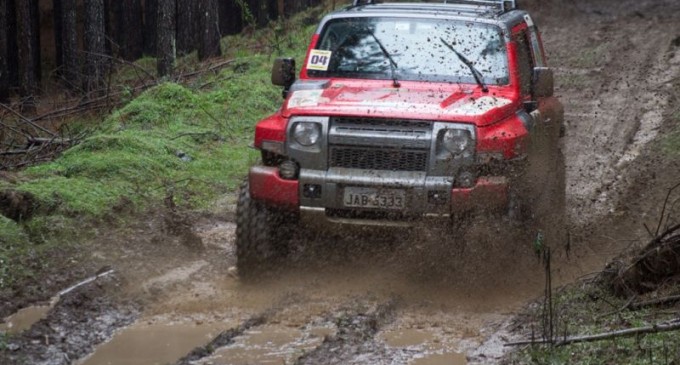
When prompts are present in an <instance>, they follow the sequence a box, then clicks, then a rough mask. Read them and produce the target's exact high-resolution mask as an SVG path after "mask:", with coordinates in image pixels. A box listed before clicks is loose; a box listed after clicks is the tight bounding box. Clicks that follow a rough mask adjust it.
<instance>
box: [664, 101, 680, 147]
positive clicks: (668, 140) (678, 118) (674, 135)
mask: <svg viewBox="0 0 680 365" xmlns="http://www.w3.org/2000/svg"><path fill="white" fill-rule="evenodd" d="M672 118H673V120H674V122H675V123H674V125H675V127H674V128H673V129H672V130H671V132H670V133H668V134H667V135H665V136H664V137H663V138H662V141H661V149H662V151H663V152H664V153H666V154H668V155H671V156H673V157H679V156H680V126H678V125H679V124H680V112H676V113H675V114H674V115H673V117H672Z"/></svg>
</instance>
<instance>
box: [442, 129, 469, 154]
mask: <svg viewBox="0 0 680 365" xmlns="http://www.w3.org/2000/svg"><path fill="white" fill-rule="evenodd" d="M471 143H472V138H470V132H468V131H466V130H462V129H447V130H446V132H444V135H443V136H442V144H443V145H444V148H446V149H447V150H448V151H449V152H451V153H454V154H457V153H462V152H463V151H465V150H466V149H468V147H470V144H471Z"/></svg>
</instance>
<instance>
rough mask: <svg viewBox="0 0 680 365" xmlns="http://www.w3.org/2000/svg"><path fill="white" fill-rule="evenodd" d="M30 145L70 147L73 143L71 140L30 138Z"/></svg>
mask: <svg viewBox="0 0 680 365" xmlns="http://www.w3.org/2000/svg"><path fill="white" fill-rule="evenodd" d="M28 143H29V144H34V145H40V144H61V145H70V144H71V143H73V141H71V139H70V138H35V137H31V138H28Z"/></svg>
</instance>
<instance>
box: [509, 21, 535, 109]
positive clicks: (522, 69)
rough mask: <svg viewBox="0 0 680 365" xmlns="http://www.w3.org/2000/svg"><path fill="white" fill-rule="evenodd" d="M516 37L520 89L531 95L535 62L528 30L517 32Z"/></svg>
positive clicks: (523, 93)
mask: <svg viewBox="0 0 680 365" xmlns="http://www.w3.org/2000/svg"><path fill="white" fill-rule="evenodd" d="M514 39H515V42H516V43H517V66H518V68H519V82H520V91H521V92H522V95H530V94H531V78H532V75H533V70H534V64H533V57H532V55H531V47H530V46H529V40H528V39H527V33H526V31H522V32H519V33H517V34H516V35H515V36H514Z"/></svg>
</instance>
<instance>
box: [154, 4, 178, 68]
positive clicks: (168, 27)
mask: <svg viewBox="0 0 680 365" xmlns="http://www.w3.org/2000/svg"><path fill="white" fill-rule="evenodd" d="M180 1H181V0H180ZM176 11H177V8H176V3H175V0H158V33H157V36H158V43H157V45H156V51H157V53H158V63H157V68H158V75H160V76H166V75H169V74H171V73H172V70H173V68H174V67H175V57H176V48H175V31H176V29H175V24H176V23H175V15H176Z"/></svg>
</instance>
